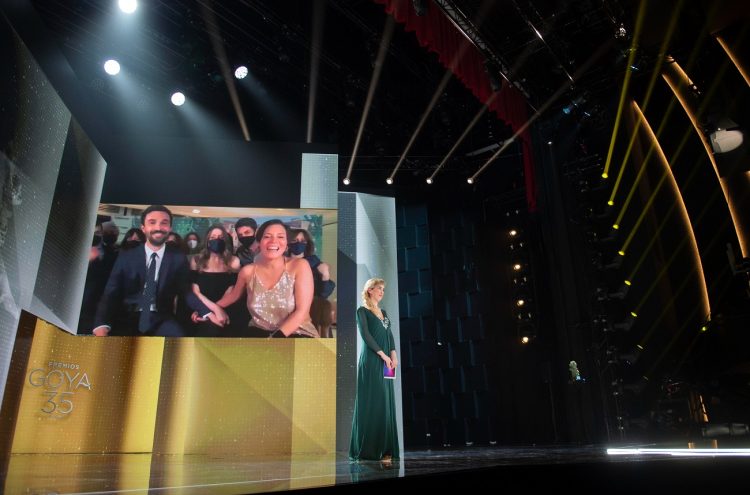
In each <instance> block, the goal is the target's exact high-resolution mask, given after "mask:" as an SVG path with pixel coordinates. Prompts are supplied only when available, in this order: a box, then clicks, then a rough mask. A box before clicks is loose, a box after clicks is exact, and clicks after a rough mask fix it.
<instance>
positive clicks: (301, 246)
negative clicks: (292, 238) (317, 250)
mask: <svg viewBox="0 0 750 495" xmlns="http://www.w3.org/2000/svg"><path fill="white" fill-rule="evenodd" d="M305 249H307V243H306V242H292V243H291V244H289V253H290V254H293V255H300V254H302V253H304V252H305Z"/></svg>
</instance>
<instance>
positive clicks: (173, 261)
mask: <svg viewBox="0 0 750 495" xmlns="http://www.w3.org/2000/svg"><path fill="white" fill-rule="evenodd" d="M141 230H143V233H144V234H145V235H146V242H145V244H144V245H142V246H139V247H137V248H134V249H130V250H127V251H123V252H121V253H120V255H119V256H118V257H117V261H116V262H115V266H114V267H113V268H112V273H111V274H110V276H109V280H108V281H107V286H106V287H105V289H104V294H103V295H102V298H101V300H100V302H99V307H98V308H97V312H96V319H95V327H94V329H93V332H92V333H93V334H94V335H97V336H100V337H101V336H105V335H156V336H161V337H181V336H183V335H184V331H183V329H182V327H181V326H180V324H179V323H178V322H177V320H176V319H175V316H174V307H175V298H176V297H177V296H178V295H182V296H184V297H185V302H186V303H187V305H188V306H189V307H190V308H191V309H193V310H194V311H197V312H198V314H200V315H203V317H204V318H208V319H210V320H211V321H212V322H213V323H215V324H216V325H220V326H221V325H223V324H224V323H225V321H226V313H224V312H222V311H221V310H220V309H219V310H218V313H219V314H217V313H213V312H211V310H210V309H208V308H207V307H206V306H205V305H204V304H203V303H202V302H201V301H200V300H199V299H198V297H197V296H196V295H195V294H193V292H192V290H191V289H190V283H189V280H188V277H189V273H190V267H189V265H188V261H187V257H186V256H185V254H184V253H182V252H181V251H180V250H179V249H177V248H173V247H172V246H168V245H167V244H166V240H167V237H168V235H169V232H170V231H171V230H172V213H171V212H170V211H169V210H168V209H167V208H166V207H164V206H161V205H153V206H149V207H148V208H146V209H145V210H144V211H143V213H142V214H141Z"/></svg>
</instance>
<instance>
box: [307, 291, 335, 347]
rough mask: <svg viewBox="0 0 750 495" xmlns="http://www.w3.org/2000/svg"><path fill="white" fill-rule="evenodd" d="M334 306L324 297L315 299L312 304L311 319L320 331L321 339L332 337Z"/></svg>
mask: <svg viewBox="0 0 750 495" xmlns="http://www.w3.org/2000/svg"><path fill="white" fill-rule="evenodd" d="M332 309H333V305H332V304H331V301H329V300H328V299H324V298H322V297H317V296H315V297H313V300H312V304H311V305H310V319H311V320H312V322H313V325H315V328H317V329H318V333H320V336H321V337H330V336H331V335H330V333H331V325H332V324H333V316H332V315H331V310H332Z"/></svg>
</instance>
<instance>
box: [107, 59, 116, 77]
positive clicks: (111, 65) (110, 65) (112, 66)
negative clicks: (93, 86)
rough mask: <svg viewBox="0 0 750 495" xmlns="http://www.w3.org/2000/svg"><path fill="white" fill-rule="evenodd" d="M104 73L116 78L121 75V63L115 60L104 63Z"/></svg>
mask: <svg viewBox="0 0 750 495" xmlns="http://www.w3.org/2000/svg"><path fill="white" fill-rule="evenodd" d="M104 72H106V73H107V74H109V75H110V76H116V75H117V74H119V73H120V63H119V62H118V61H117V60H114V59H109V60H107V61H106V62H104Z"/></svg>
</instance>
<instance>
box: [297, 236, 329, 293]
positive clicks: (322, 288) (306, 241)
mask: <svg viewBox="0 0 750 495" xmlns="http://www.w3.org/2000/svg"><path fill="white" fill-rule="evenodd" d="M289 256H291V257H292V258H304V259H305V261H307V262H308V263H310V269H311V270H312V272H313V280H314V281H315V292H314V295H315V296H316V297H322V298H323V299H328V296H330V295H331V294H332V293H333V289H335V288H336V283H335V282H334V281H333V280H331V267H330V265H329V264H328V263H325V262H323V261H321V260H320V258H318V257H317V256H316V255H315V243H314V242H313V240H312V236H310V233H309V232H308V231H307V230H304V229H292V242H290V243H289Z"/></svg>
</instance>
